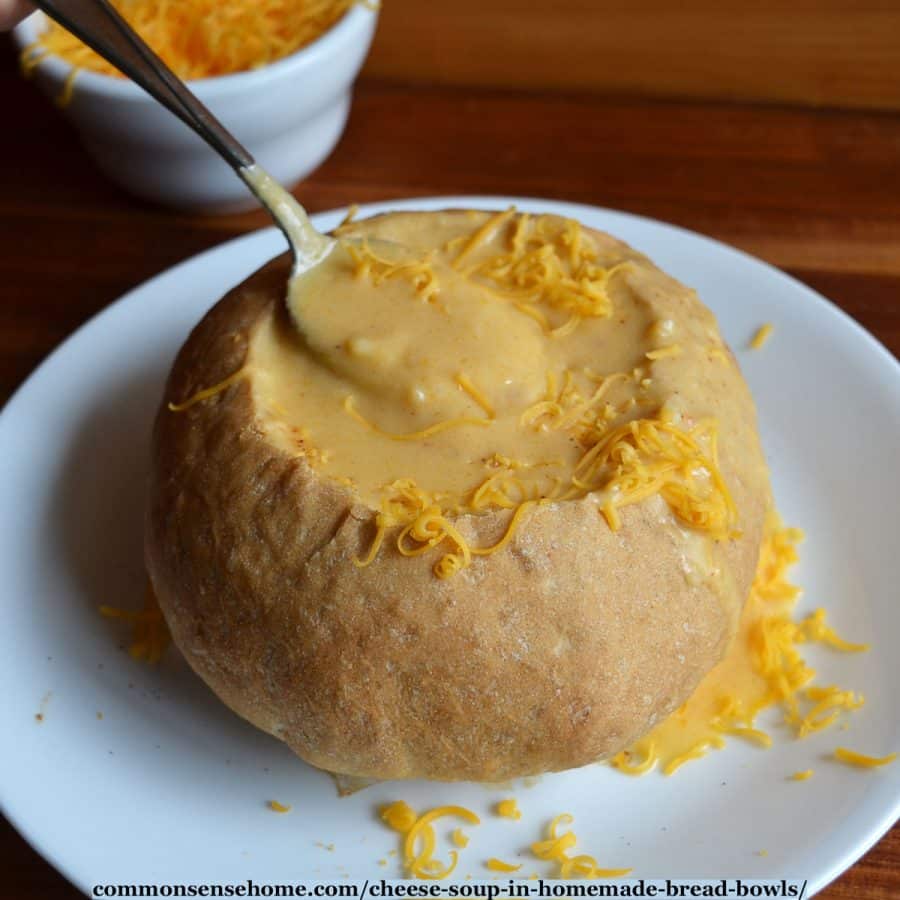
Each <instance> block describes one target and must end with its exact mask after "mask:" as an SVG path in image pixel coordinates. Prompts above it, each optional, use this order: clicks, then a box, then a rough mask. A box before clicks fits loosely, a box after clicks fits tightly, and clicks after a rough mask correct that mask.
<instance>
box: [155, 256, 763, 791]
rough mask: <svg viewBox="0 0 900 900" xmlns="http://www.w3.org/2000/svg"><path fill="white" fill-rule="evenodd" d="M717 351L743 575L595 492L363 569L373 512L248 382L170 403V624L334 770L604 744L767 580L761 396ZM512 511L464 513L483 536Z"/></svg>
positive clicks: (251, 294) (502, 775) (701, 671)
mask: <svg viewBox="0 0 900 900" xmlns="http://www.w3.org/2000/svg"><path fill="white" fill-rule="evenodd" d="M288 273H289V260H288V259H287V258H286V257H281V258H279V259H276V260H273V261H272V262H271V263H269V264H268V265H266V266H265V267H263V268H262V269H261V270H260V271H259V272H257V273H256V274H254V275H253V276H251V277H250V278H249V279H248V280H247V281H246V282H244V283H243V284H242V285H240V286H238V287H237V288H235V289H234V290H232V291H231V292H230V293H229V294H228V295H226V297H225V298H224V299H223V300H221V301H220V302H219V303H218V304H217V305H216V306H215V307H214V308H213V309H212V310H211V311H210V312H209V313H208V315H207V316H206V317H205V318H204V319H203V320H202V321H201V322H200V324H199V325H198V326H197V327H196V328H195V329H194V331H193V332H192V334H191V335H190V337H189V338H188V340H187V342H186V343H185V345H184V347H183V348H182V349H181V352H180V353H179V355H178V358H177V360H176V362H175V364H174V367H173V370H172V373H171V375H170V378H169V381H168V384H167V387H166V395H165V399H166V401H168V400H172V399H174V400H180V399H183V398H186V397H189V396H191V395H192V394H194V393H195V392H196V391H198V390H200V389H202V388H205V387H208V386H209V385H212V384H216V383H218V382H220V381H222V380H223V379H225V378H226V377H227V376H229V375H231V374H232V373H234V372H235V371H236V370H238V369H240V368H241V367H242V366H243V365H244V363H245V362H246V359H247V354H248V348H249V343H250V338H251V336H252V333H253V330H254V328H255V327H256V326H257V325H258V324H259V323H260V322H262V321H263V320H264V319H265V318H266V317H269V316H282V315H285V313H284V310H283V303H282V302H281V299H282V297H283V294H284V286H285V281H286V279H287V276H288ZM697 305H698V307H699V301H697ZM704 314H705V315H709V313H708V312H706V311H705V310H704ZM722 369H723V375H722V382H721V384H720V385H718V386H717V387H716V388H715V390H714V391H713V394H714V396H713V398H712V400H711V402H712V404H713V406H714V407H715V406H716V404H719V405H722V406H723V408H724V405H726V404H727V405H730V406H731V408H732V409H733V408H734V407H735V405H736V406H737V407H738V412H739V415H740V419H741V421H746V424H747V429H746V433H743V432H742V434H741V435H740V436H739V437H740V439H741V440H742V441H744V442H746V441H747V440H748V437H747V435H748V434H749V435H750V438H749V440H750V441H751V442H752V443H753V446H751V447H749V449H748V448H745V450H746V452H744V453H742V454H735V453H733V452H731V447H730V436H729V435H726V434H723V435H721V436H720V453H721V460H722V461H721V467H722V471H723V474H724V477H725V478H726V481H727V482H728V484H729V485H730V487H731V490H732V494H733V496H734V499H735V502H736V504H737V507H738V510H739V512H740V528H741V530H742V536H741V537H740V538H739V539H737V540H734V541H729V542H726V543H724V544H721V545H718V546H717V547H716V549H715V554H716V559H717V563H718V565H719V566H720V567H721V568H722V570H723V572H724V573H725V577H726V578H727V579H730V580H731V581H732V583H733V585H734V587H735V590H734V591H729V592H723V591H721V590H718V589H717V587H716V583H713V582H710V581H702V580H701V581H699V582H698V581H697V580H695V579H691V578H688V577H686V573H685V558H684V546H685V544H684V534H683V532H682V531H681V529H680V528H679V527H678V526H677V524H676V523H675V522H674V520H673V518H672V515H671V513H670V512H669V510H668V507H667V506H666V504H665V503H664V502H663V501H662V500H661V499H659V498H658V497H652V498H650V499H649V500H646V501H644V502H641V503H639V504H635V505H633V506H629V507H626V508H624V509H622V510H621V518H622V527H621V530H619V531H617V532H613V531H611V530H610V528H609V527H608V525H607V524H606V522H605V520H604V519H603V518H602V516H600V515H598V508H597V503H596V501H595V499H594V498H592V497H591V496H588V497H586V498H584V499H582V500H576V501H567V502H561V503H552V504H547V505H541V506H538V507H536V508H534V509H533V510H532V511H531V512H530V513H529V514H528V515H526V516H524V517H523V518H522V522H521V525H520V527H519V529H518V531H517V532H516V534H515V536H514V537H513V539H512V541H511V542H510V543H509V545H508V546H507V547H506V548H504V549H503V550H501V551H499V552H497V553H495V554H493V555H491V556H488V557H477V558H475V559H474V560H473V563H472V565H471V567H470V568H468V569H465V570H463V571H461V572H460V573H458V574H457V575H456V576H454V577H453V578H451V579H448V580H440V579H438V578H436V577H435V576H434V574H433V572H432V565H433V562H434V560H433V559H432V558H431V557H430V556H429V555H425V556H423V557H418V558H407V557H403V556H401V555H400V553H399V552H398V551H397V549H396V547H395V546H394V545H393V542H391V541H386V542H385V544H384V546H383V548H382V550H381V552H380V553H379V555H378V556H377V557H376V559H375V560H374V561H373V562H372V563H371V565H369V566H368V567H366V568H359V567H357V566H355V565H354V564H353V560H354V558H358V557H363V556H365V554H366V551H367V550H368V547H369V545H370V543H371V540H372V536H373V532H374V524H373V511H372V510H371V509H370V508H368V507H367V506H365V505H363V504H361V503H359V502H358V501H357V500H356V499H355V498H354V496H353V495H352V493H351V492H350V491H349V490H348V489H347V488H345V487H344V486H342V485H340V484H338V483H336V482H334V481H331V480H329V479H326V478H323V477H322V476H320V475H319V474H317V473H316V472H315V471H314V470H313V469H312V468H310V466H309V465H308V464H307V463H306V461H305V460H304V459H303V458H302V457H292V456H290V455H289V454H288V453H286V452H284V451H282V450H281V449H279V448H277V447H275V446H274V445H273V444H272V443H271V442H270V441H269V440H268V439H267V437H266V434H265V430H264V428H263V426H262V425H261V423H260V421H259V418H258V413H257V410H256V409H255V408H254V400H253V392H252V386H251V383H250V379H249V378H244V379H241V380H239V381H236V382H235V383H234V384H232V385H231V386H229V387H228V388H227V389H225V390H224V391H222V392H221V393H219V394H217V395H215V396H214V397H212V398H210V399H208V400H205V401H204V402H201V403H197V404H195V405H193V406H191V407H190V408H189V409H187V410H185V411H184V412H182V413H179V414H174V413H172V412H170V411H169V410H168V409H167V407H166V405H165V403H164V404H163V406H162V408H161V410H160V412H159V415H158V417H157V420H156V424H155V428H154V433H153V444H152V467H151V471H152V475H151V485H150V503H149V508H148V513H147V520H146V540H145V555H146V563H147V568H148V571H149V574H150V577H151V580H152V583H153V587H154V590H155V591H156V594H157V597H158V600H159V603H160V606H161V608H162V610H163V612H164V614H165V617H166V620H167V622H168V624H169V627H170V628H171V631H172V635H173V638H174V641H175V643H176V644H177V645H178V647H179V648H180V649H181V651H182V652H183V654H184V656H185V657H186V659H187V660H188V662H189V663H190V665H191V666H192V667H193V668H194V670H195V671H196V672H197V673H198V674H199V675H200V677H201V678H203V679H204V681H206V683H207V684H208V685H209V686H210V687H211V688H212V690H213V691H215V693H216V694H217V695H218V696H219V697H220V698H221V699H222V700H223V702H225V703H226V704H227V705H228V706H229V707H231V708H232V709H233V710H235V711H236V712H238V713H239V714H240V715H241V716H243V717H244V718H245V719H247V720H249V721H250V722H252V723H253V724H254V725H256V726H257V727H259V728H261V729H263V730H264V731H267V732H269V733H270V734H272V735H274V736H276V737H278V738H280V739H281V740H283V741H285V742H286V743H287V744H288V745H289V746H290V747H291V748H292V750H294V752H295V753H296V754H297V755H298V756H300V757H301V758H302V759H304V760H306V761H307V762H309V763H311V764H312V765H315V766H318V767H320V768H322V769H326V770H329V771H332V772H337V773H343V774H347V775H353V776H359V777H364V778H377V779H392V778H432V779H442V780H462V779H465V780H478V781H499V780H504V779H508V778H512V777H518V776H523V775H531V774H537V773H542V772H548V771H556V770H561V769H567V768H572V767H576V766H581V765H585V764H587V763H590V762H593V761H596V760H601V759H604V758H606V757H608V756H610V755H612V754H614V753H616V752H618V751H619V750H621V749H622V748H623V747H626V746H628V745H629V744H630V743H631V742H633V741H634V740H636V739H637V738H639V737H640V736H641V735H643V734H644V733H645V732H646V731H648V730H649V729H650V728H651V727H652V726H653V725H654V724H655V723H657V722H659V721H661V720H662V719H663V718H664V717H666V716H667V715H668V714H669V713H670V712H672V711H673V710H674V709H675V708H677V707H678V706H679V705H680V704H681V703H683V702H684V701H685V699H687V697H688V696H689V695H690V693H691V692H692V691H693V689H694V688H695V687H696V685H697V683H698V682H699V681H700V679H701V678H702V677H703V676H704V675H705V674H706V673H707V672H708V671H709V670H710V669H711V668H712V667H713V666H714V665H715V663H717V662H718V661H719V660H720V659H721V658H722V656H723V654H724V652H725V650H726V648H727V646H728V643H729V641H730V639H731V637H732V636H733V634H734V631H735V628H736V623H737V620H738V617H739V614H740V608H741V603H742V601H743V598H745V597H746V595H747V593H748V591H749V587H750V584H751V581H752V578H753V574H754V571H755V567H756V563H757V558H758V553H759V545H760V540H761V534H762V526H763V519H764V515H765V510H766V507H767V504H768V497H769V494H768V483H767V478H766V469H765V464H764V461H763V458H762V453H761V451H760V449H759V445H758V441H757V440H756V436H755V413H754V410H753V404H752V400H751V398H750V395H749V392H748V390H747V388H746V386H745V385H744V383H743V380H742V379H741V377H740V374H739V372H737V369H736V366H722ZM725 369H727V370H728V371H727V372H725V371H724V370H725ZM744 458H746V459H750V460H751V461H752V465H749V464H743V465H742V464H739V460H741V459H744ZM507 521H508V513H489V514H484V515H480V516H466V517H462V518H461V519H459V520H458V521H457V525H458V527H459V528H460V530H461V531H462V532H463V534H464V535H465V536H467V537H468V538H471V539H472V540H473V541H475V542H477V543H478V544H479V545H489V544H491V543H492V542H494V541H496V540H497V538H498V537H499V536H500V535H502V534H503V532H504V531H505V526H506V522H507ZM734 598H739V599H737V600H735V599H734Z"/></svg>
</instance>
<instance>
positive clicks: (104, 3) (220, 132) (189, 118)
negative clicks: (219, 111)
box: [33, 0, 254, 175]
mask: <svg viewBox="0 0 900 900" xmlns="http://www.w3.org/2000/svg"><path fill="white" fill-rule="evenodd" d="M33 2H34V5H35V6H37V7H39V8H40V9H42V10H43V11H44V12H45V13H46V14H47V15H48V16H50V18H52V19H55V20H56V21H57V22H59V24H60V25H62V26H63V28H65V29H67V30H68V31H71V32H72V34H74V35H75V36H76V37H77V38H79V39H80V40H81V41H83V42H84V43H85V44H87V45H88V46H89V47H90V48H91V49H92V50H94V51H95V52H96V53H98V54H99V55H100V56H102V57H103V58H104V59H105V60H107V61H108V62H110V63H112V64H113V65H114V66H115V67H116V68H117V69H119V70H120V71H121V72H122V74H123V75H127V76H128V77H129V78H131V79H132V81H135V82H136V83H137V84H139V85H140V86H141V87H142V88H143V89H144V90H145V91H147V93H148V94H150V95H151V96H152V97H154V98H155V99H156V100H158V101H159V102H160V103H161V104H162V105H163V106H165V107H166V109H168V110H169V111H170V112H173V113H174V114H175V115H176V116H178V118H179V119H181V121H182V122H184V123H185V124H186V125H188V126H190V127H191V128H192V129H193V130H194V131H195V132H196V133H197V134H198V135H199V136H200V137H201V138H203V140H205V141H206V143H207V144H209V145H210V147H212V149H213V150H215V151H216V152H217V153H218V154H219V155H220V156H222V157H223V158H224V159H225V161H226V162H227V163H228V164H229V165H230V166H231V167H232V168H234V169H235V170H237V172H238V174H239V175H240V174H241V171H240V170H241V169H248V168H250V167H251V166H253V165H254V160H253V157H252V156H251V155H250V153H249V152H248V151H247V150H246V148H245V147H243V146H242V145H241V144H240V143H239V142H238V141H237V140H235V138H234V137H233V136H232V135H231V134H230V133H229V132H228V130H227V129H226V128H225V127H224V126H223V125H222V123H221V122H220V121H219V120H218V119H217V118H216V117H215V116H214V115H213V114H212V113H211V112H210V111H209V110H208V109H207V108H206V107H205V106H204V105H203V104H202V103H201V102H200V101H199V100H198V99H197V98H196V97H195V96H194V95H193V94H192V93H191V92H190V91H189V90H188V89H187V87H186V86H185V85H184V83H183V82H182V81H181V79H179V78H178V76H177V75H176V74H175V73H174V72H173V71H172V70H171V69H170V68H169V67H168V66H167V65H166V64H165V63H164V62H163V61H162V60H161V59H160V58H159V57H158V56H157V55H156V54H155V53H154V52H153V51H152V50H151V49H150V48H149V47H148V46H147V45H146V44H145V43H144V41H143V40H142V39H141V38H140V37H139V36H138V35H137V34H136V33H135V31H134V29H132V27H131V26H130V25H129V24H128V23H127V22H126V21H125V20H124V19H123V18H122V17H121V16H120V15H119V13H118V12H116V10H115V9H114V8H113V7H112V6H111V5H110V4H109V2H108V0H33Z"/></svg>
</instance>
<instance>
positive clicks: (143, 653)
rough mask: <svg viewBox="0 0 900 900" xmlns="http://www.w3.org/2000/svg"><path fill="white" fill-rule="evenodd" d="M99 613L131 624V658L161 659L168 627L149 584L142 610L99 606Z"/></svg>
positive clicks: (154, 661)
mask: <svg viewBox="0 0 900 900" xmlns="http://www.w3.org/2000/svg"><path fill="white" fill-rule="evenodd" d="M100 614H101V615H102V616H105V617H106V618H108V619H122V620H123V621H124V622H128V623H129V624H130V625H131V626H132V638H131V646H130V647H129V648H128V652H129V654H130V655H131V658H132V659H135V660H137V661H138V662H146V663H150V664H155V663H158V662H159V661H160V659H162V655H163V653H164V652H165V650H166V647H168V645H169V641H170V636H169V627H168V625H166V620H165V619H164V618H163V614H162V610H161V609H160V608H159V604H158V603H157V602H156V595H155V594H154V593H153V589H152V588H151V587H150V586H149V585H147V591H146V593H145V595H144V608H143V609H142V610H140V611H137V612H135V611H132V610H126V609H120V608H119V607H116V606H101V607H100Z"/></svg>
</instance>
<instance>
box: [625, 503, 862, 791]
mask: <svg viewBox="0 0 900 900" xmlns="http://www.w3.org/2000/svg"><path fill="white" fill-rule="evenodd" d="M801 539H802V533H801V532H800V531H799V530H798V529H795V528H785V527H783V526H781V524H780V523H779V522H778V521H777V517H775V516H774V514H773V515H772V517H771V518H770V521H769V522H768V524H767V530H766V536H765V540H764V543H763V547H762V551H761V554H760V561H759V567H758V570H757V575H756V579H755V581H754V584H753V589H752V591H751V594H750V597H749V599H748V601H747V604H746V605H745V607H744V612H743V615H742V618H741V622H740V626H739V629H738V633H737V636H736V637H735V640H734V643H733V645H732V648H731V650H730V652H729V654H728V656H727V657H726V658H725V659H724V660H723V661H722V662H721V663H720V664H719V665H718V666H716V668H715V669H713V670H712V671H711V672H710V673H709V674H708V675H707V676H706V678H704V680H703V681H702V682H701V683H700V686H699V687H698V688H697V690H696V691H695V693H694V694H693V695H692V696H691V698H690V699H689V700H688V701H687V702H686V703H685V704H684V705H683V706H682V707H681V708H680V709H679V710H677V711H676V712H675V713H674V714H673V715H672V716H671V717H670V718H669V719H667V720H666V721H665V722H663V723H661V724H660V725H658V726H657V727H656V728H655V729H654V730H653V731H651V732H650V734H648V735H647V736H646V737H644V738H642V739H641V740H639V741H638V742H637V743H636V744H635V745H634V746H633V747H631V748H629V749H628V750H626V751H623V752H622V753H619V754H618V755H617V756H615V757H614V758H613V759H612V760H611V765H612V766H613V767H614V768H616V769H618V770H619V771H620V772H623V773H625V774H627V775H642V774H644V773H646V772H649V771H650V770H651V769H653V768H655V767H657V766H658V767H659V769H660V771H661V772H662V773H663V774H665V775H671V774H673V773H674V772H676V771H677V770H678V769H679V768H681V766H682V765H684V764H685V763H687V762H690V761H692V760H695V759H700V758H702V757H703V756H705V755H706V754H707V752H708V751H709V750H711V749H721V748H722V747H724V746H725V739H726V737H728V736H733V737H739V738H742V739H743V740H746V741H749V742H750V743H753V744H755V745H757V746H759V747H763V748H766V747H770V746H771V745H772V738H771V736H770V735H769V734H768V733H767V732H765V731H763V730H761V729H760V728H758V727H757V726H756V724H755V723H756V717H757V715H758V714H759V713H760V712H761V711H762V710H764V709H766V708H768V707H770V706H774V705H778V706H780V707H781V708H782V710H783V711H784V714H785V722H786V724H787V725H788V726H789V727H790V728H791V729H792V731H793V732H794V734H795V736H796V737H797V738H803V737H806V736H807V735H809V734H811V733H812V732H814V731H820V730H822V729H823V728H827V727H828V726H829V725H831V724H833V723H834V722H835V721H836V720H837V719H838V717H839V716H840V715H841V713H842V712H849V711H852V710H855V709H858V708H859V707H860V706H862V704H863V702H864V700H863V698H862V697H861V696H857V695H856V694H854V693H853V692H852V691H847V690H841V689H840V688H838V687H835V686H833V685H829V686H820V685H815V684H813V683H812V682H813V679H814V678H815V674H816V673H815V671H814V670H813V669H811V668H810V667H809V666H808V665H807V664H806V662H805V661H804V660H803V658H802V656H801V655H800V651H799V649H798V648H799V647H800V646H801V645H802V644H805V643H811V642H818V643H821V644H824V645H826V646H829V647H831V648H833V649H836V650H840V651H843V652H851V653H852V652H860V651H864V650H866V649H868V648H867V646H866V645H864V644H851V643H849V642H847V641H844V640H842V639H841V638H839V637H838V636H837V634H835V632H834V631H833V630H832V629H831V628H830V627H829V626H828V625H827V624H826V621H825V611H824V610H822V609H818V610H816V611H815V612H814V613H812V614H811V615H809V616H807V617H806V618H804V619H800V620H795V619H793V618H792V617H791V615H790V613H791V610H792V608H793V606H794V604H795V602H796V600H797V597H798V596H799V593H800V590H799V588H797V587H796V586H794V585H792V584H790V583H789V582H788V581H787V578H786V573H787V570H788V569H789V568H790V566H791V565H793V564H794V563H795V562H796V561H797V552H796V545H797V543H798V542H799V541H800V540H801ZM811 774H812V773H811V772H810V773H809V775H811ZM809 775H807V774H805V773H799V774H798V775H795V776H794V777H795V778H796V779H797V780H799V779H800V778H801V777H809Z"/></svg>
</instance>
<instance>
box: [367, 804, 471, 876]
mask: <svg viewBox="0 0 900 900" xmlns="http://www.w3.org/2000/svg"><path fill="white" fill-rule="evenodd" d="M380 813H381V819H382V821H383V822H385V824H387V825H389V826H390V827H391V828H393V829H394V831H398V832H399V833H400V834H402V835H403V836H404V839H403V864H404V866H405V868H406V871H407V872H408V873H409V874H410V875H412V876H413V877H415V878H424V879H427V880H430V881H438V880H440V879H442V878H446V877H447V876H448V875H450V873H451V872H452V871H453V870H454V869H455V868H456V864H457V862H458V861H459V854H458V853H457V852H456V851H455V850H451V851H450V852H449V854H448V855H449V856H450V862H449V864H447V865H444V864H443V863H442V862H441V861H440V860H438V859H435V858H434V855H433V854H434V850H435V847H436V844H437V841H436V838H435V834H434V828H433V827H432V823H433V822H434V821H435V820H436V819H440V818H443V817H444V816H454V817H456V818H459V819H463V820H464V821H466V822H468V823H469V824H470V825H478V824H480V822H481V820H480V819H479V818H478V816H476V815H475V813H473V812H471V810H468V809H466V808H465V807H462V806H439V807H437V808H436V809H432V810H429V811H428V812H426V813H423V814H422V815H421V816H420V815H417V814H416V812H415V811H414V810H413V809H412V807H411V806H409V804H407V803H404V802H403V801H402V800H398V801H397V802H395V803H391V804H389V805H388V806H384V807H382V809H381V811H380ZM458 831H459V829H457V832H458ZM454 834H455V833H454ZM454 843H456V845H457V846H458V847H462V846H465V844H466V843H468V840H466V841H465V843H460V842H459V841H458V840H456V838H454Z"/></svg>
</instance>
